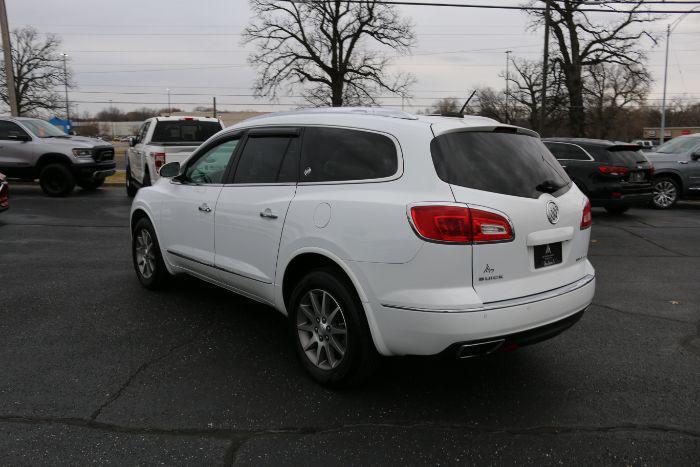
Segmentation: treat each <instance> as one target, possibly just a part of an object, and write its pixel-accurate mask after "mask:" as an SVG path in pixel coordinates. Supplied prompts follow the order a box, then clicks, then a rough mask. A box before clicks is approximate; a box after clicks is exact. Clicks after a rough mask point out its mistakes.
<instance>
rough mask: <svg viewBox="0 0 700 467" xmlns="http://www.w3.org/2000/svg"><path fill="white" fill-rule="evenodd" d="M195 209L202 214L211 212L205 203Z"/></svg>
mask: <svg viewBox="0 0 700 467" xmlns="http://www.w3.org/2000/svg"><path fill="white" fill-rule="evenodd" d="M197 209H199V210H200V211H202V212H211V208H210V207H209V205H208V204H207V203H204V204H202V205H201V206H200V207H198V208H197Z"/></svg>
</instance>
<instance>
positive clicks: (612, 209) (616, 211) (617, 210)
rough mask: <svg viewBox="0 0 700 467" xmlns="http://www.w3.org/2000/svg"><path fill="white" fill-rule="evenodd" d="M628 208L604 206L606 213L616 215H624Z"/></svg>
mask: <svg viewBox="0 0 700 467" xmlns="http://www.w3.org/2000/svg"><path fill="white" fill-rule="evenodd" d="M629 208H630V207H629V206H605V210H606V211H608V212H609V213H610V214H617V215H620V214H624V213H626V212H627V210H628V209H629Z"/></svg>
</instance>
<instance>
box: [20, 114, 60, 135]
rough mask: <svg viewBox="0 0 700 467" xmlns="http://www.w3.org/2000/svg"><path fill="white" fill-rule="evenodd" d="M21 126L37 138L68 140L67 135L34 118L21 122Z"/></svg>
mask: <svg viewBox="0 0 700 467" xmlns="http://www.w3.org/2000/svg"><path fill="white" fill-rule="evenodd" d="M22 125H24V126H25V127H27V128H28V129H29V131H31V132H32V133H33V134H34V135H35V136H37V137H39V138H68V135H66V134H65V133H64V132H62V131H61V130H59V129H58V128H56V127H55V126H53V125H52V124H50V123H49V122H45V121H44V120H39V119H36V118H32V119H30V120H22Z"/></svg>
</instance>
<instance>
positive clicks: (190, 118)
mask: <svg viewBox="0 0 700 467" xmlns="http://www.w3.org/2000/svg"><path fill="white" fill-rule="evenodd" d="M180 120H194V117H185V118H181V119H180Z"/></svg>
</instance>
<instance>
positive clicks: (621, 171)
mask: <svg viewBox="0 0 700 467" xmlns="http://www.w3.org/2000/svg"><path fill="white" fill-rule="evenodd" d="M598 170H600V173H604V174H609V175H625V174H626V173H628V172H629V171H630V169H628V168H627V167H619V166H616V165H599V166H598Z"/></svg>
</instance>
